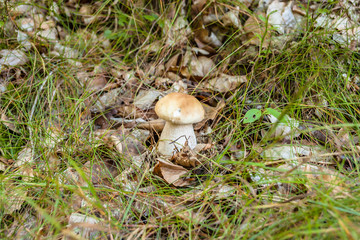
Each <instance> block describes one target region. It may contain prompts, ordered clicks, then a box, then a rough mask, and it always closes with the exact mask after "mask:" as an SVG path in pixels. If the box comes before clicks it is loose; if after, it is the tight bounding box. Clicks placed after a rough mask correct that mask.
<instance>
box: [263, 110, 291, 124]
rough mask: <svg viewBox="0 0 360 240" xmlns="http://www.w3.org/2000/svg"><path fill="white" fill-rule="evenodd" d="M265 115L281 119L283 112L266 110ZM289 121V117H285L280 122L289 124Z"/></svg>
mask: <svg viewBox="0 0 360 240" xmlns="http://www.w3.org/2000/svg"><path fill="white" fill-rule="evenodd" d="M265 114H270V115H273V116H274V117H276V118H277V119H279V118H280V115H281V112H279V111H278V110H275V109H273V108H266V110H265ZM288 120H289V119H288V117H287V116H286V115H284V116H283V118H282V119H281V121H280V122H287V121H288Z"/></svg>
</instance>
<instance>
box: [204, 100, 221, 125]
mask: <svg viewBox="0 0 360 240" xmlns="http://www.w3.org/2000/svg"><path fill="white" fill-rule="evenodd" d="M224 107H225V101H224V100H223V99H221V100H220V101H219V102H218V103H217V105H216V107H211V106H209V105H207V104H204V103H203V108H204V110H205V119H210V120H214V119H215V117H216V116H217V115H218V114H219V112H221V110H222V109H223V108H224Z"/></svg>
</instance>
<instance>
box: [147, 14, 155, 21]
mask: <svg viewBox="0 0 360 240" xmlns="http://www.w3.org/2000/svg"><path fill="white" fill-rule="evenodd" d="M144 18H145V19H146V20H148V21H150V22H153V21H155V20H156V19H158V16H157V15H156V14H151V15H144Z"/></svg>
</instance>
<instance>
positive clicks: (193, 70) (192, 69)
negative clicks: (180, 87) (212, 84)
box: [180, 55, 216, 79]
mask: <svg viewBox="0 0 360 240" xmlns="http://www.w3.org/2000/svg"><path fill="white" fill-rule="evenodd" d="M185 64H186V65H185ZM182 66H183V67H182V68H181V70H180V72H181V74H182V75H183V76H184V77H186V78H191V77H194V78H197V79H199V78H200V79H201V78H203V77H210V76H211V75H212V73H213V72H214V71H216V66H215V63H214V62H213V60H211V59H210V58H208V57H205V56H200V57H196V56H195V55H193V56H192V57H191V60H190V64H187V63H186V61H184V62H183V64H182Z"/></svg>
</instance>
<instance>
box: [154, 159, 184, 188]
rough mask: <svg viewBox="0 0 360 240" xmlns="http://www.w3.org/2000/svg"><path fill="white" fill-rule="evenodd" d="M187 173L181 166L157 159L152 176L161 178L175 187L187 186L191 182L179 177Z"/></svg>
mask: <svg viewBox="0 0 360 240" xmlns="http://www.w3.org/2000/svg"><path fill="white" fill-rule="evenodd" d="M188 172H189V171H188V170H187V169H185V168H184V167H182V166H179V165H175V164H173V163H170V162H167V161H165V160H162V159H158V163H157V164H156V165H155V167H154V174H156V175H158V176H159V177H162V178H163V179H164V180H165V181H166V182H167V183H168V184H173V185H174V186H176V187H184V186H188V185H189V184H190V183H191V182H190V181H188V180H185V179H182V178H181V177H183V176H185V175H186V174H187V173H188Z"/></svg>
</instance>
